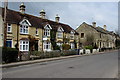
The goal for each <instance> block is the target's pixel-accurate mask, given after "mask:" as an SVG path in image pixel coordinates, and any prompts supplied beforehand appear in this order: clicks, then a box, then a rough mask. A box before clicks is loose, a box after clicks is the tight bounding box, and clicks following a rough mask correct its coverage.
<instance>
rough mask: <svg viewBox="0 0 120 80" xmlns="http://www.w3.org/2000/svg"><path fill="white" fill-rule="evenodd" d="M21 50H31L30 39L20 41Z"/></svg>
mask: <svg viewBox="0 0 120 80" xmlns="http://www.w3.org/2000/svg"><path fill="white" fill-rule="evenodd" d="M20 51H29V41H27V40H21V41H20Z"/></svg>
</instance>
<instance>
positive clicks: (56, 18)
mask: <svg viewBox="0 0 120 80" xmlns="http://www.w3.org/2000/svg"><path fill="white" fill-rule="evenodd" d="M59 20H60V17H59V16H58V14H56V16H55V21H56V22H59Z"/></svg>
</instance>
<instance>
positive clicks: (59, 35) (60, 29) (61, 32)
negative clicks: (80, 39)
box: [57, 27, 64, 38]
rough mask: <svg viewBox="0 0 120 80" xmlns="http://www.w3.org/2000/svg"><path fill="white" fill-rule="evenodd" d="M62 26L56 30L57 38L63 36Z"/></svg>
mask: <svg viewBox="0 0 120 80" xmlns="http://www.w3.org/2000/svg"><path fill="white" fill-rule="evenodd" d="M63 31H64V30H63V28H62V27H59V28H58V32H57V37H58V38H63Z"/></svg>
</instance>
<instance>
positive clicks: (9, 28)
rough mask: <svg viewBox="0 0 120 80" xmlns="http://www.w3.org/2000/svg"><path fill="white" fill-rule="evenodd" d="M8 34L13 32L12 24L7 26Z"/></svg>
mask: <svg viewBox="0 0 120 80" xmlns="http://www.w3.org/2000/svg"><path fill="white" fill-rule="evenodd" d="M7 32H12V25H11V24H7Z"/></svg>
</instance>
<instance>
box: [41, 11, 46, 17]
mask: <svg viewBox="0 0 120 80" xmlns="http://www.w3.org/2000/svg"><path fill="white" fill-rule="evenodd" d="M45 14H46V13H45V10H44V9H42V10H41V11H40V17H41V18H42V19H45Z"/></svg>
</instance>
